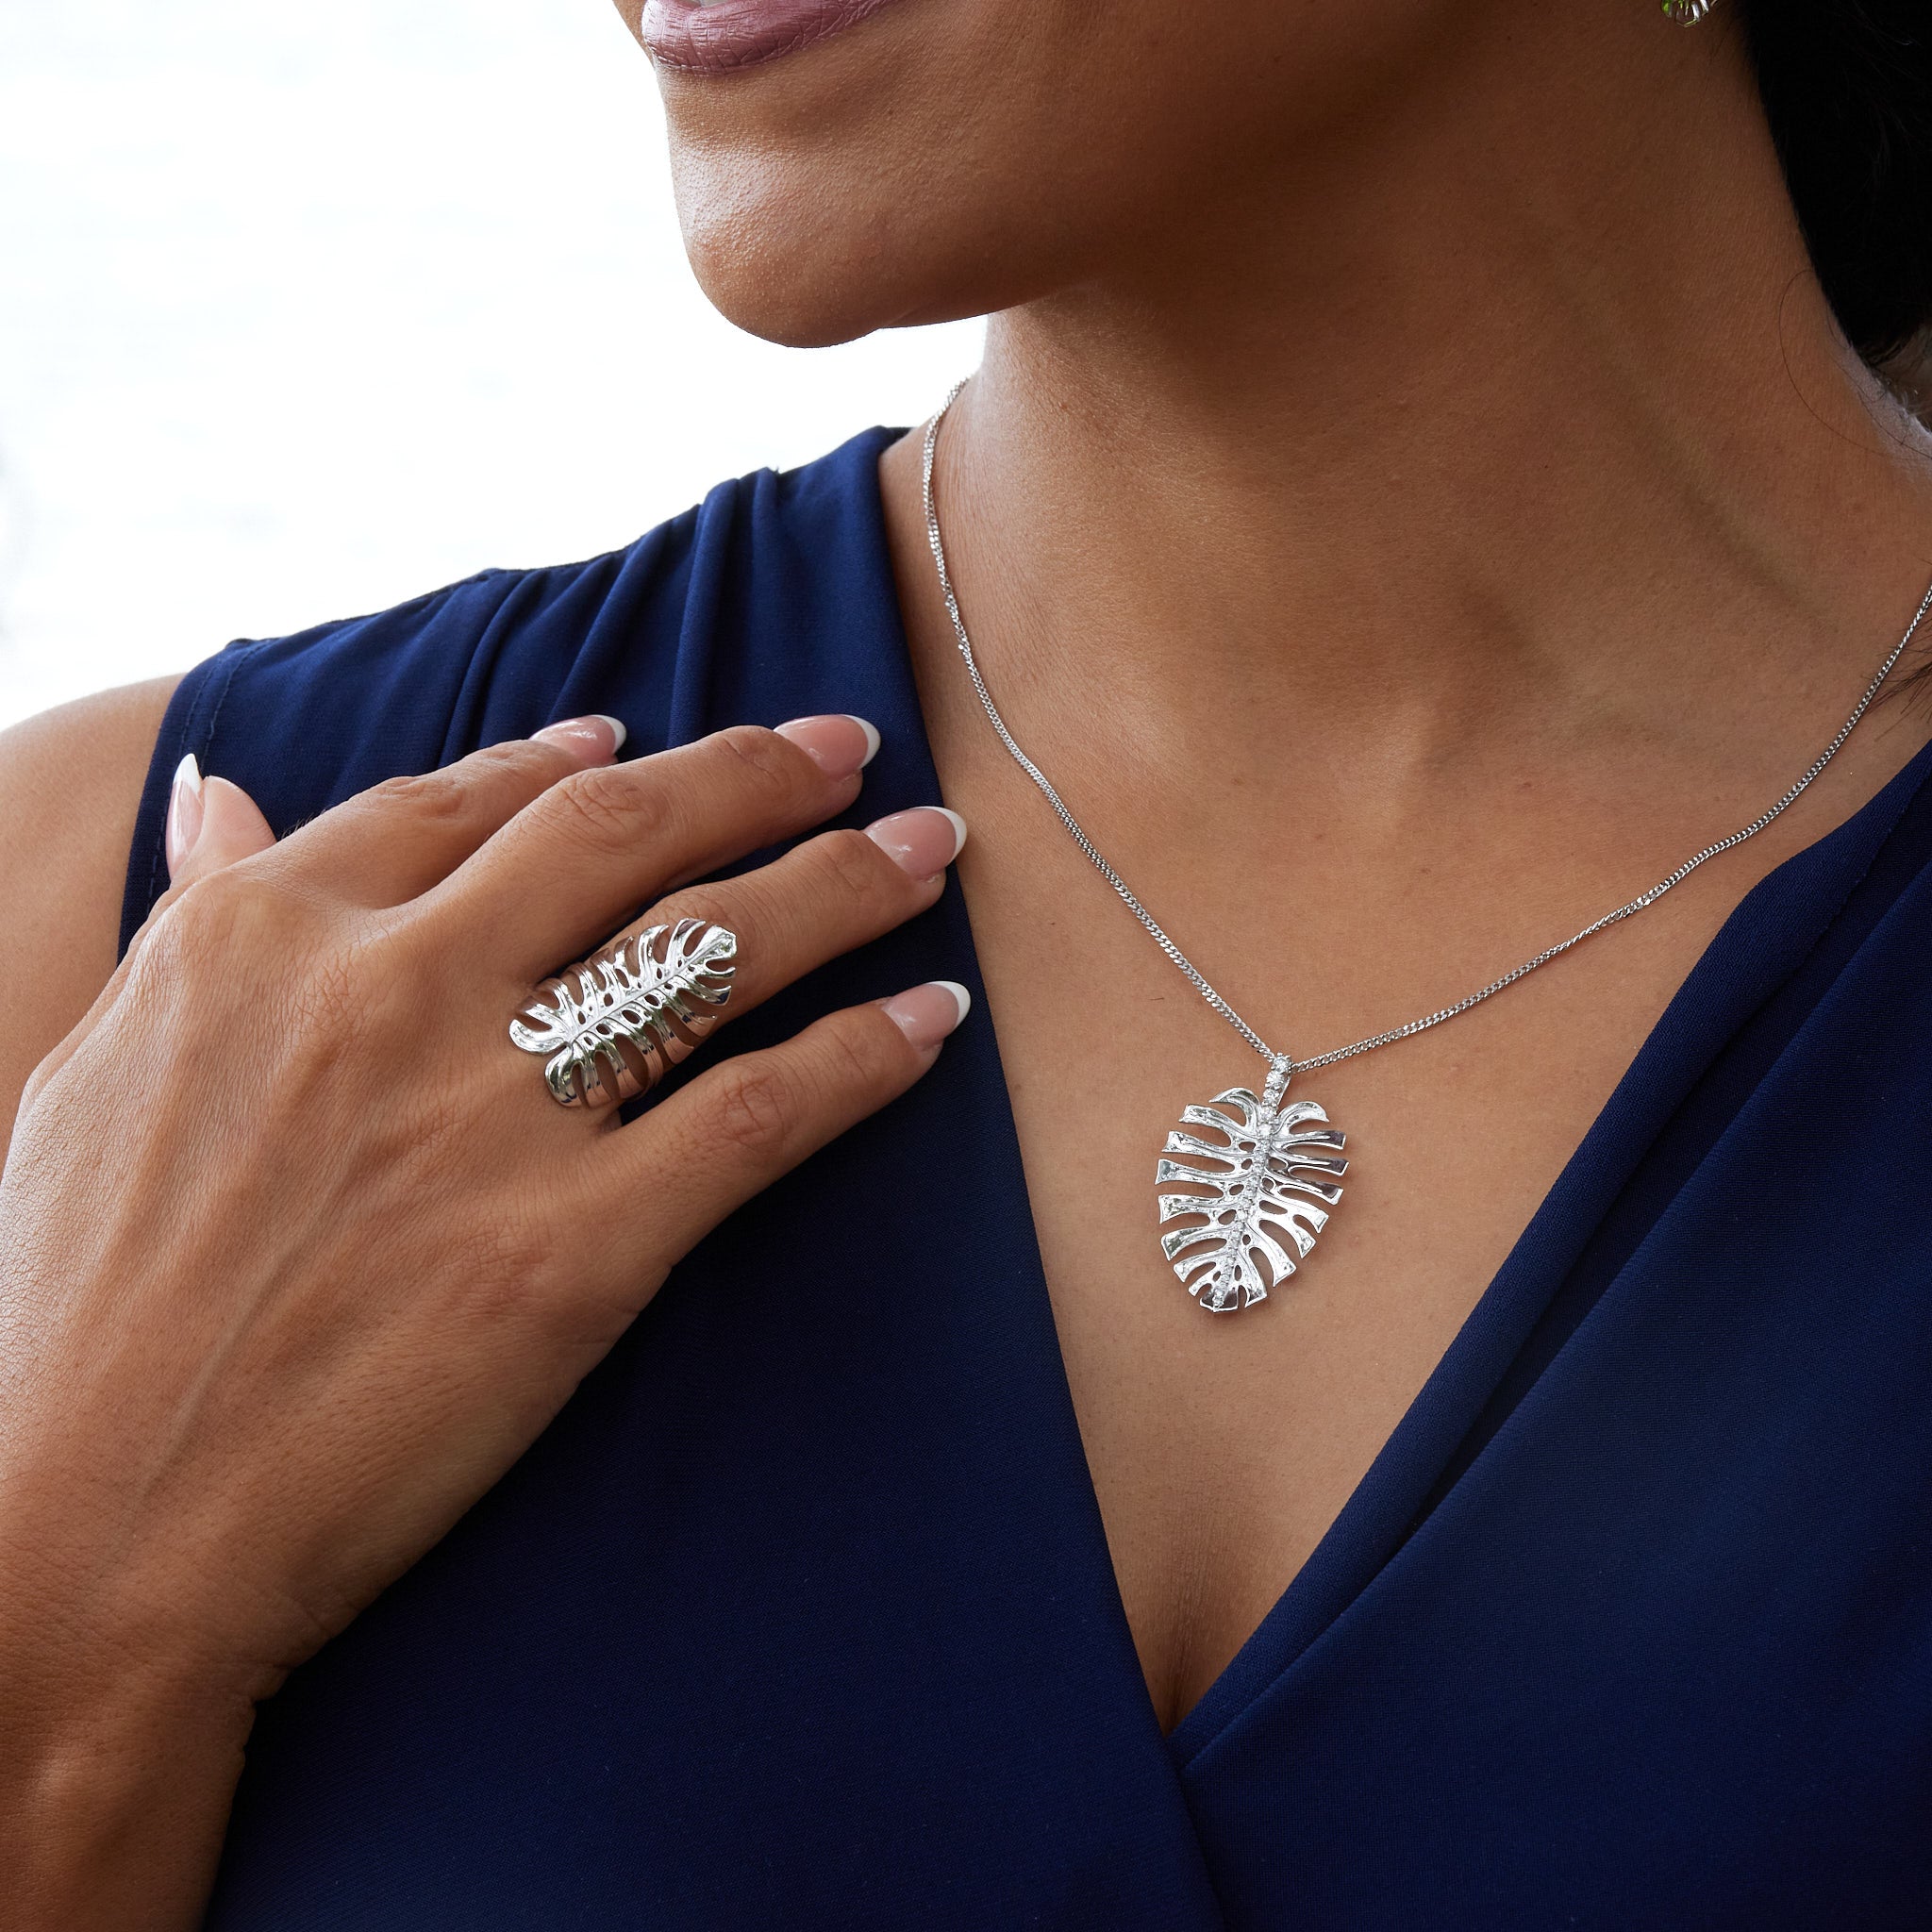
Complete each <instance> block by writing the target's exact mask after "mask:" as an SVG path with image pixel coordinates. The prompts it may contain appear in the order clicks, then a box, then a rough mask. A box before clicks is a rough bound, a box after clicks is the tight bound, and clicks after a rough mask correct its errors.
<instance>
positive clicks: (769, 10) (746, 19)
mask: <svg viewBox="0 0 1932 1932" xmlns="http://www.w3.org/2000/svg"><path fill="white" fill-rule="evenodd" d="M891 4H892V0H715V4H714V5H712V6H709V7H699V6H696V5H694V4H693V0H648V4H647V5H646V7H645V8H644V21H643V39H644V44H645V46H647V47H648V48H649V49H650V50H651V55H652V58H654V59H656V60H657V61H658V64H659V65H660V66H664V67H677V68H682V69H685V70H686V71H688V72H690V73H693V74H729V73H731V72H733V71H734V70H735V69H737V68H740V67H756V66H758V64H759V63H760V62H761V61H765V60H775V59H776V58H778V57H779V56H780V55H781V54H795V53H797V52H798V50H799V49H800V48H801V47H808V46H810V45H811V44H812V42H814V41H823V40H828V39H830V37H831V36H832V35H833V34H836V33H838V32H840V31H841V30H842V29H843V28H845V27H848V26H856V25H858V23H859V22H860V21H861V20H865V19H868V18H869V17H870V16H871V15H873V14H874V13H876V12H878V11H879V9H880V8H884V7H890V6H891Z"/></svg>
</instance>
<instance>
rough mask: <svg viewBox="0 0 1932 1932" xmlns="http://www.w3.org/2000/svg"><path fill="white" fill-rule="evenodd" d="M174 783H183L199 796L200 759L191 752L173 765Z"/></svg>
mask: <svg viewBox="0 0 1932 1932" xmlns="http://www.w3.org/2000/svg"><path fill="white" fill-rule="evenodd" d="M175 784H176V785H185V786H186V787H187V788H188V790H189V791H192V792H193V793H194V795H195V796H196V797H197V798H198V797H200V796H201V760H200V759H199V758H196V757H195V756H194V754H193V753H192V752H190V753H189V754H188V756H187V757H186V758H183V759H182V760H181V762H180V763H179V764H178V765H176V766H175Z"/></svg>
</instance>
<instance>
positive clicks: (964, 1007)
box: [933, 979, 973, 1029]
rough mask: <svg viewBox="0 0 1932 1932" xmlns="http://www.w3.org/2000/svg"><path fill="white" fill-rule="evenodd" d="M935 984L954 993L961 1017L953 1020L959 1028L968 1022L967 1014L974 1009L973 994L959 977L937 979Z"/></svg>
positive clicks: (954, 1001) (954, 999)
mask: <svg viewBox="0 0 1932 1932" xmlns="http://www.w3.org/2000/svg"><path fill="white" fill-rule="evenodd" d="M933 984H934V985H935V986H942V987H944V988H945V990H946V991H948V992H949V993H951V994H952V995H953V1004H954V1005H955V1006H956V1007H958V1008H959V1017H958V1019H957V1020H955V1021H954V1022H953V1025H954V1027H955V1028H956V1029H957V1028H958V1027H960V1026H963V1025H964V1024H966V1015H967V1014H968V1013H970V1012H971V1011H972V1010H973V995H972V994H971V993H970V992H968V991H966V989H965V988H964V987H963V986H961V985H960V984H959V982H958V980H957V979H935V980H934V981H933Z"/></svg>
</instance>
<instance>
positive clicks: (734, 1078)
mask: <svg viewBox="0 0 1932 1932" xmlns="http://www.w3.org/2000/svg"><path fill="white" fill-rule="evenodd" d="M720 1072H721V1073H722V1074H723V1076H724V1077H723V1079H722V1080H721V1082H720V1087H719V1093H718V1108H717V1129H718V1132H719V1134H720V1135H721V1136H722V1137H723V1138H724V1140H725V1141H728V1142H729V1143H730V1145H732V1146H733V1147H736V1148H738V1149H739V1150H740V1151H741V1152H742V1153H746V1154H755V1155H769V1154H775V1153H776V1152H777V1151H778V1150H779V1149H780V1148H782V1147H783V1146H784V1144H785V1142H786V1141H787V1140H788V1139H789V1138H790V1137H791V1129H792V1124H793V1123H794V1122H795V1121H796V1120H797V1119H798V1117H799V1114H800V1112H801V1110H802V1096H801V1094H800V1093H799V1091H798V1083H797V1081H796V1080H795V1079H794V1078H793V1077H792V1076H791V1074H789V1073H786V1072H785V1071H783V1070H782V1069H781V1068H780V1067H779V1066H778V1065H777V1064H776V1063H775V1062H773V1061H769V1060H752V1061H746V1060H735V1061H727V1062H726V1064H725V1065H724V1067H723V1068H722V1069H720Z"/></svg>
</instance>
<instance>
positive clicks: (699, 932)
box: [509, 919, 738, 1107]
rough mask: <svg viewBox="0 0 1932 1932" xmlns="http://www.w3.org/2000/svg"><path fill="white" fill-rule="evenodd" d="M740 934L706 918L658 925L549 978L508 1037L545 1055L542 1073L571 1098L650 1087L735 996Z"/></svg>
mask: <svg viewBox="0 0 1932 1932" xmlns="http://www.w3.org/2000/svg"><path fill="white" fill-rule="evenodd" d="M737 965H738V935H737V934H736V933H734V932H732V931H731V930H730V929H729V928H728V927H725V926H722V925H716V924H712V923H711V922H710V921H709V920H705V919H680V920H679V921H678V922H677V924H675V925H654V926H651V927H650V928H649V929H648V930H646V931H644V932H640V933H633V934H632V935H630V937H628V938H627V939H624V940H621V941H618V943H617V944H616V945H615V946H613V947H612V948H610V950H609V951H608V952H605V953H600V954H597V955H595V956H594V957H593V958H590V959H587V960H585V961H584V963H583V964H582V965H581V966H574V967H572V968H571V969H570V971H569V972H567V973H563V974H558V976H557V977H556V978H555V979H546V980H545V981H544V982H543V984H542V985H541V987H539V988H538V989H537V991H535V992H534V993H533V994H532V995H531V996H530V998H529V999H527V1000H525V1002H524V1004H523V1006H522V1007H520V1008H518V1009H517V1017H516V1018H515V1019H514V1020H513V1021H511V1022H510V1029H509V1037H510V1039H511V1041H514V1042H515V1044H516V1045H518V1046H520V1047H522V1048H523V1050H524V1051H525V1053H541V1054H544V1055H547V1056H548V1058H546V1060H545V1061H544V1066H543V1079H544V1083H545V1084H546V1085H547V1086H548V1087H549V1089H550V1091H551V1095H552V1097H553V1098H554V1099H556V1100H558V1102H560V1103H561V1104H562V1105H563V1106H565V1107H610V1106H614V1105H615V1104H616V1103H617V1102H619V1101H621V1100H628V1099H630V1098H631V1096H632V1095H633V1094H637V1093H647V1092H649V1091H650V1090H651V1089H652V1088H653V1087H655V1086H656V1085H657V1084H658V1081H659V1080H661V1079H662V1078H663V1077H664V1075H665V1074H667V1073H669V1072H670V1071H671V1069H672V1068H673V1067H675V1065H676V1064H677V1063H678V1061H679V1060H681V1059H683V1058H685V1057H686V1056H687V1055H688V1054H690V1053H691V1052H692V1051H694V1050H695V1048H696V1047H697V1046H698V1044H699V1043H700V1042H701V1041H703V1040H704V1038H705V1036H706V1035H707V1034H708V1032H710V1030H711V1028H712V1027H713V1026H715V1025H716V1024H718V1018H719V1015H720V1014H721V1013H722V1012H723V1011H724V1003H725V1001H726V1000H728V999H729V998H730V997H731V979H732V974H734V973H735V972H736V971H737Z"/></svg>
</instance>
